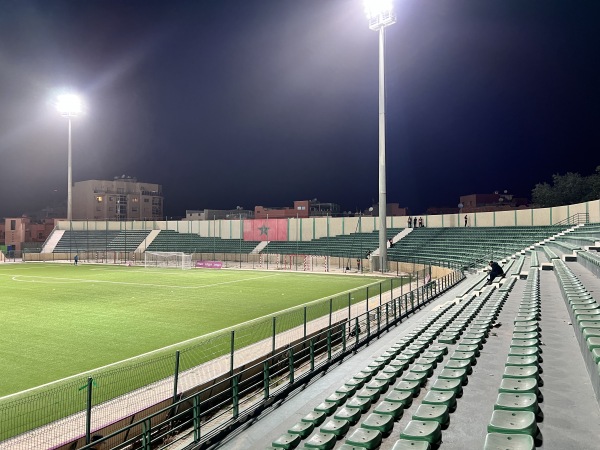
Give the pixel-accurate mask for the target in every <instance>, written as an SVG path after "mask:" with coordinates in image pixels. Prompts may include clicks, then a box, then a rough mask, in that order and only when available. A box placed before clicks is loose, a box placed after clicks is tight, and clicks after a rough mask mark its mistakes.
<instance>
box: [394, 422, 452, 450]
mask: <svg viewBox="0 0 600 450" xmlns="http://www.w3.org/2000/svg"><path fill="white" fill-rule="evenodd" d="M400 439H408V440H411V441H425V442H429V443H430V444H431V445H433V446H437V445H438V444H439V443H440V442H441V441H442V427H441V425H440V423H439V422H436V421H434V420H411V421H410V422H408V424H407V425H406V427H405V428H404V430H403V431H402V433H400Z"/></svg>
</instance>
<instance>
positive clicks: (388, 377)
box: [367, 367, 396, 391]
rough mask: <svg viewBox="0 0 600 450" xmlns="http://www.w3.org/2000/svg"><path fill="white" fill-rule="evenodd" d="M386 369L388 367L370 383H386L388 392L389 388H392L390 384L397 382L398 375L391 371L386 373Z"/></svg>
mask: <svg viewBox="0 0 600 450" xmlns="http://www.w3.org/2000/svg"><path fill="white" fill-rule="evenodd" d="M386 369H387V367H384V368H383V369H382V370H381V371H380V372H379V373H378V374H377V375H375V379H374V380H371V381H369V383H372V382H373V381H382V382H385V384H386V385H387V386H386V388H385V390H386V391H387V388H388V387H389V386H390V383H393V382H394V381H396V373H395V372H394V371H392V372H390V371H389V369H388V371H387V372H384V371H385V370H386ZM367 385H368V384H367Z"/></svg>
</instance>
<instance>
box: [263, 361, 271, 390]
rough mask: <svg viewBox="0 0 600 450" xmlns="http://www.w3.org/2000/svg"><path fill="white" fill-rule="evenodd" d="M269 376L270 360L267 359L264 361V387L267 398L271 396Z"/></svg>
mask: <svg viewBox="0 0 600 450" xmlns="http://www.w3.org/2000/svg"><path fill="white" fill-rule="evenodd" d="M269 376H270V375H269V360H266V361H265V362H264V363H263V389H264V391H265V393H264V398H265V400H267V399H268V398H269Z"/></svg>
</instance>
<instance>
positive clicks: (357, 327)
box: [354, 317, 360, 352]
mask: <svg viewBox="0 0 600 450" xmlns="http://www.w3.org/2000/svg"><path fill="white" fill-rule="evenodd" d="M354 321H355V322H354V333H355V334H356V347H355V348H354V351H355V352H356V351H357V350H358V339H359V336H358V335H359V334H360V328H359V326H358V317H356V318H355V319H354Z"/></svg>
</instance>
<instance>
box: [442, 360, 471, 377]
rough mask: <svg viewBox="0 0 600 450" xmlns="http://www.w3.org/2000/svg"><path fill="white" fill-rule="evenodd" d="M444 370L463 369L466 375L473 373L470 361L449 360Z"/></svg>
mask: <svg viewBox="0 0 600 450" xmlns="http://www.w3.org/2000/svg"><path fill="white" fill-rule="evenodd" d="M444 368H445V369H465V370H466V371H467V375H471V374H472V373H473V368H472V367H471V361H469V360H459V359H451V360H450V361H448V362H447V363H446V365H445V366H444Z"/></svg>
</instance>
